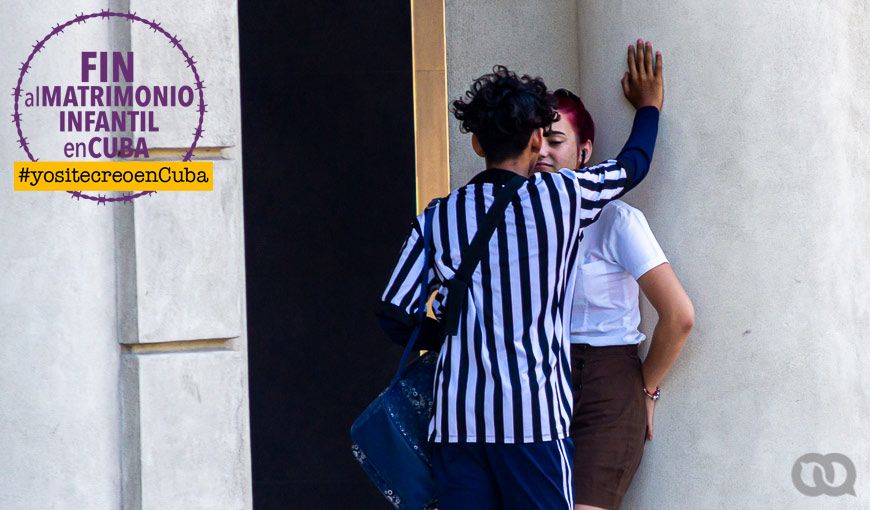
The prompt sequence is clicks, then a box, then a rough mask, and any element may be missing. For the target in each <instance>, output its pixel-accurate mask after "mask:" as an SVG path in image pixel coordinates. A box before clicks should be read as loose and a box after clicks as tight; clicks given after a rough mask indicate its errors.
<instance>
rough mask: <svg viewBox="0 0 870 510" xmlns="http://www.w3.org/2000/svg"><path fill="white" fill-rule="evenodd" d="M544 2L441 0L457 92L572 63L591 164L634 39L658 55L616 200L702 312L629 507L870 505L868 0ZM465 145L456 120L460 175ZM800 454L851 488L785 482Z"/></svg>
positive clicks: (554, 80) (603, 149) (568, 68)
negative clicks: (849, 464)
mask: <svg viewBox="0 0 870 510" xmlns="http://www.w3.org/2000/svg"><path fill="white" fill-rule="evenodd" d="M537 4H538V5H537V6H529V5H526V4H525V3H524V2H499V3H498V9H496V8H495V5H496V4H495V3H494V2H475V3H474V5H471V4H470V3H469V4H463V5H458V4H457V3H451V2H448V4H447V5H448V12H447V32H448V34H447V37H448V75H449V78H450V93H451V96H456V95H458V94H460V93H461V92H462V90H464V89H463V87H464V86H465V85H466V84H467V83H468V82H469V81H470V79H471V78H474V77H475V76H476V75H478V74H480V72H483V71H485V70H486V68H487V67H488V66H490V65H492V64H493V63H496V62H497V61H499V60H500V59H504V60H506V61H511V60H512V61H513V62H517V63H519V64H520V66H519V67H520V70H527V69H528V70H530V71H531V72H535V73H538V72H540V73H541V74H542V75H543V76H544V78H546V79H547V83H548V84H550V85H551V86H552V85H561V84H563V83H560V82H561V80H563V79H564V75H563V74H561V73H566V72H567V73H570V74H569V76H578V75H579V81H578V83H579V90H580V92H581V96H582V97H583V99H584V101H585V102H586V104H587V105H588V107H589V109H590V110H591V112H592V113H593V115H594V117H595V120H596V123H597V126H598V133H599V134H598V139H597V143H596V146H595V154H594V156H595V157H596V158H597V159H604V158H607V157H610V156H611V155H612V154H615V153H616V152H617V151H618V150H619V148H620V147H621V146H622V143H623V142H624V140H625V137H626V136H627V133H628V129H629V126H630V121H631V116H632V112H631V109H630V107H629V106H628V104H627V103H626V101H625V100H624V99H623V98H622V93H621V91H620V88H619V83H618V80H619V78H620V77H621V75H622V73H623V71H624V66H625V48H626V46H627V44H628V43H629V42H631V41H632V40H635V39H636V38H637V37H644V38H648V39H651V40H653V41H654V42H655V43H656V46H657V48H659V49H661V50H662V51H663V52H664V53H665V65H666V76H665V86H666V91H665V107H664V111H663V115H662V121H661V128H660V135H659V144H658V146H657V149H656V155H655V163H654V165H653V169H652V171H651V175H650V177H649V179H648V181H647V182H645V183H644V184H643V185H642V186H641V187H640V188H639V189H638V190H636V191H635V192H633V194H632V195H630V198H629V201H630V202H632V203H633V204H635V205H637V206H638V207H640V208H641V209H642V210H643V211H644V212H645V213H646V214H647V217H648V219H649V222H650V224H651V226H652V229H653V231H654V232H655V233H656V235H657V237H658V239H659V241H660V243H661V244H662V247H663V248H664V250H665V252H666V253H667V255H668V257H669V258H670V260H671V262H672V263H673V266H674V268H675V270H676V272H677V274H678V276H679V277H680V279H681V280H682V281H683V283H684V285H685V287H686V289H687V290H688V292H689V294H690V295H691V296H692V298H693V300H694V302H695V305H696V311H697V320H696V326H695V329H694V331H693V333H692V335H691V337H690V339H689V342H688V344H687V346H686V349H685V350H684V354H683V355H682V357H681V358H680V360H679V361H678V363H677V364H676V366H675V367H674V369H673V371H672V372H671V374H670V375H669V377H668V378H667V380H666V381H665V385H664V387H663V393H664V396H663V398H662V400H661V401H660V405H659V407H658V412H657V419H656V438H655V439H654V440H653V441H652V442H651V443H648V444H647V448H646V452H645V455H644V460H643V463H642V466H641V468H640V471H639V474H638V476H637V477H636V478H635V481H634V483H633V485H632V488H631V490H630V493H629V496H628V497H627V499H626V502H625V505H624V507H625V508H688V509H695V508H725V507H729V508H785V507H788V508H819V507H822V506H823V507H825V508H866V507H868V506H870V482H868V480H870V449H868V447H867V440H868V439H867V438H868V437H870V389H868V388H870V374H868V371H867V370H866V369H865V367H867V366H868V363H870V354H868V353H870V351H868V349H867V348H866V342H867V340H868V338H867V331H868V329H870V300H868V299H867V289H868V288H870V270H868V264H867V261H868V260H870V207H867V205H866V203H864V197H865V196H866V195H867V192H868V191H870V177H868V175H870V174H868V164H867V158H866V155H865V154H864V152H865V150H864V144H865V142H866V140H868V135H870V106H868V104H867V101H866V98H867V97H868V94H867V93H868V83H867V80H866V72H865V71H864V70H865V69H867V68H868V65H870V51H868V50H870V44H868V36H867V34H868V33H870V31H868V28H870V26H868V20H870V16H868V14H870V12H868V10H870V7H868V3H867V2H865V1H828V2H799V3H788V2H750V1H745V0H737V1H734V2H724V3H723V2H712V1H708V0H705V1H681V2H653V3H650V2H642V1H638V0H632V1H608V2H602V1H597V0H580V1H578V2H577V6H576V9H577V10H576V18H575V20H576V21H574V22H569V21H568V20H565V19H562V18H559V19H553V17H552V16H550V15H549V14H550V13H551V9H552V7H551V5H552V4H550V3H549V2H537ZM521 5H522V7H520V6H521ZM560 5H561V4H560ZM535 7H537V8H538V9H540V10H539V11H536V10H535ZM563 7H564V9H565V11H568V10H570V9H571V8H573V7H572V6H567V5H565V6H563ZM540 13H543V15H541V14H540ZM531 14H534V15H531ZM485 15H486V16H489V18H487V17H485ZM520 15H526V17H527V18H528V19H527V20H521V19H519V18H518V16H520ZM493 20H494V21H493ZM517 26H524V27H526V28H525V30H522V31H521V30H516V29H511V30H509V28H513V27H517ZM545 28H546V29H549V30H553V31H554V32H561V35H558V34H555V33H551V34H550V35H548V36H547V37H546V40H547V41H550V40H560V41H561V40H566V41H567V40H569V39H570V38H571V37H572V36H575V34H579V36H577V40H578V43H577V53H576V55H573V54H569V55H568V56H566V55H565V53H563V52H561V51H560V52H557V53H555V54H554V55H557V56H558V58H552V57H540V58H539V59H536V58H535V56H533V55H530V54H529V50H533V51H535V52H540V51H543V50H545V49H546V48H547V45H545V44H541V43H540V41H541V39H540V38H539V37H538V36H537V34H539V33H540V32H541V31H542V30H544V29H545ZM535 41H538V42H537V43H536V42H535ZM481 48H483V49H481ZM487 48H498V49H499V51H495V50H492V49H487ZM539 61H543V62H547V66H546V67H534V66H533V64H532V63H534V62H539ZM577 70H579V73H578V72H577ZM862 76H863V78H862ZM564 84H567V85H571V83H564ZM467 147H468V140H467V137H466V136H464V135H459V134H458V132H456V131H455V126H454V132H453V133H452V138H451V164H452V165H453V168H452V173H451V175H452V177H453V182H452V186H453V187H456V186H459V185H461V184H464V183H465V182H466V181H467V178H468V177H469V176H470V175H472V174H473V170H472V171H469V168H473V169H474V170H476V169H478V168H480V165H479V164H478V165H474V164H472V163H470V162H473V161H474V160H473V159H472V158H473V157H474V156H473V153H470V148H467ZM644 318H645V327H646V328H647V329H649V328H650V327H651V326H652V324H653V323H654V322H653V321H654V319H655V316H654V312H653V313H651V312H650V310H649V308H648V307H647V308H646V310H645V313H644ZM808 452H818V453H823V454H824V453H831V452H840V453H844V454H846V455H847V456H849V457H850V458H851V460H852V461H853V462H854V464H855V466H856V468H857V483H856V485H855V490H856V493H857V496H850V495H845V496H840V497H836V498H835V497H831V496H820V497H817V498H812V497H808V496H804V495H802V494H801V493H800V492H798V491H797V490H796V489H795V487H794V486H793V484H792V479H791V471H792V465H793V463H794V462H795V460H796V459H797V458H798V457H800V456H801V455H803V454H805V453H808ZM805 479H808V480H809V479H811V478H810V476H809V474H806V473H805ZM842 479H843V474H842V473H839V474H838V479H837V483H839V481H842Z"/></svg>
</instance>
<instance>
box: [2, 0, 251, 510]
mask: <svg viewBox="0 0 870 510" xmlns="http://www.w3.org/2000/svg"><path fill="white" fill-rule="evenodd" d="M106 8H109V9H112V10H121V11H126V10H128V9H129V10H132V11H135V12H136V13H137V14H139V15H140V16H143V17H147V18H150V19H157V20H158V21H160V22H161V24H162V26H163V27H165V28H167V29H168V30H170V31H171V32H172V33H175V34H177V35H178V36H179V37H180V38H181V39H182V42H183V44H184V46H185V48H186V49H187V50H188V51H189V52H190V54H192V55H193V56H194V57H195V59H196V61H197V66H198V68H199V72H200V74H201V76H202V79H203V80H204V81H205V83H206V87H207V88H206V102H207V103H208V112H207V113H206V116H205V124H204V126H203V127H204V129H205V134H204V137H203V139H202V140H200V142H199V147H201V148H202V150H201V151H198V153H197V154H198V157H199V158H200V159H208V160H215V191H214V192H212V193H169V192H165V193H157V194H156V195H152V196H150V197H143V198H140V199H138V200H137V201H135V202H134V203H132V204H130V203H127V204H122V203H118V204H108V205H98V204H96V203H92V202H85V201H76V200H72V199H71V198H70V196H69V195H68V194H66V193H61V192H56V193H13V192H12V183H11V181H10V180H8V179H3V181H2V182H0V193H2V199H0V218H2V222H0V236H2V239H3V242H2V243H0V260H2V261H3V262H4V265H5V266H6V272H5V276H4V279H3V284H2V292H0V324H2V326H3V328H2V329H0V343H2V344H3V346H4V347H3V349H2V351H0V408H2V409H3V412H2V413H0V437H3V438H4V439H3V441H2V442H0V445H2V446H0V459H2V460H0V472H2V473H3V476H2V477H0V508H3V509H13V510H17V509H33V508H40V509H41V508H46V509H48V508H58V509H66V508H88V509H90V508H94V509H103V508H105V509H116V508H126V509H161V510H163V509H173V508H178V509H212V508H221V509H224V508H227V509H230V508H232V509H243V508H251V507H252V502H251V493H250V445H249V432H248V430H249V426H248V411H247V409H248V399H247V362H246V359H247V349H246V343H247V338H246V333H245V330H246V326H245V322H246V319H245V307H244V302H245V295H244V267H243V264H244V254H243V249H244V245H243V231H242V225H243V223H242V194H241V145H240V143H241V136H240V112H239V84H238V80H239V76H238V28H237V23H236V5H235V2H234V1H231V0H209V1H207V2H205V3H203V2H196V3H194V2H183V3H170V2H162V1H140V0H130V1H119V0H110V1H102V2H101V1H92V0H91V1H85V0H79V1H72V2H70V1H64V2H60V1H46V2H39V3H35V4H34V3H31V2H21V1H17V0H15V1H10V2H6V3H5V4H4V9H3V11H2V12H0V23H2V25H3V26H5V27H14V30H6V31H3V32H2V33H0V41H2V44H0V47H2V48H3V51H4V55H6V56H7V57H8V58H5V59H4V60H3V62H2V63H0V67H2V71H3V74H4V75H5V76H7V78H8V80H7V81H8V82H9V83H10V87H11V86H12V84H14V77H16V76H17V75H18V72H17V68H18V66H19V65H20V63H19V62H20V61H22V60H23V59H24V58H25V57H26V56H27V54H28V52H29V50H30V47H31V44H33V42H34V41H36V40H37V39H39V38H41V37H42V36H43V35H44V34H45V33H47V32H48V30H50V28H51V26H52V25H54V24H56V23H58V22H62V21H65V20H66V19H69V18H71V17H73V16H75V15H76V14H79V13H82V12H84V13H89V12H96V11H99V10H101V9H106ZM23 34H27V35H26V37H25V36H23ZM83 49H95V50H109V49H118V50H126V49H131V50H133V51H134V52H135V55H136V57H135V58H136V72H137V81H141V82H143V83H149V84H151V83H166V82H169V83H176V84H180V83H192V81H193V79H192V77H191V74H190V71H189V70H188V69H187V68H186V67H185V65H184V62H183V59H182V57H181V56H180V54H179V53H177V52H175V51H174V49H173V48H172V47H171V45H170V44H169V43H168V42H167V41H164V40H161V39H159V37H158V36H157V35H156V34H155V33H154V32H153V31H151V30H148V29H146V28H144V27H142V26H137V25H133V26H132V28H131V26H130V25H129V24H128V23H125V22H121V23H107V22H105V21H100V20H93V21H89V22H88V23H86V24H82V25H78V26H74V27H70V29H69V30H68V31H66V32H65V33H64V34H63V35H62V36H61V37H59V38H57V39H55V40H54V42H53V43H51V42H50V43H49V45H47V47H46V50H45V51H44V52H42V53H40V55H39V58H38V59H36V60H35V61H34V63H33V70H32V71H31V72H30V73H28V75H27V79H26V81H25V84H24V86H25V88H26V87H27V86H28V84H29V85H31V86H33V85H36V84H45V83H64V82H65V81H70V80H75V79H76V77H77V76H78V71H77V69H78V66H79V57H78V52H80V51H82V50H83ZM2 111H3V112H4V116H6V118H7V119H9V118H10V116H11V113H12V101H11V96H9V97H8V98H7V99H6V100H4V104H3V108H2ZM56 115H57V114H56V111H51V112H48V111H46V112H30V113H28V111H27V110H25V115H24V119H23V128H24V130H25V132H26V135H27V136H28V137H29V138H30V143H31V144H32V147H33V148H34V151H35V152H37V157H39V158H40V159H42V160H53V159H62V154H61V152H60V147H61V141H62V140H65V139H66V138H67V137H65V136H61V135H60V134H58V133H56V129H54V126H56V122H57V120H56ZM195 120H196V116H195V114H194V113H193V112H192V111H191V112H181V113H178V112H176V113H166V114H162V113H158V124H159V126H160V130H161V131H160V134H159V135H156V136H151V137H148V142H149V148H151V149H158V150H157V151H156V152H155V157H157V158H158V159H160V158H162V159H180V156H179V155H180V154H181V153H182V152H183V150H182V149H183V148H185V147H187V146H189V145H190V143H191V141H192V132H193V128H194V127H195ZM0 130H2V131H0V133H2V136H0V155H2V158H0V159H2V160H3V162H4V164H5V165H7V168H10V167H11V166H12V162H13V160H16V159H18V160H21V159H25V155H24V153H23V151H22V150H21V149H19V148H18V145H17V143H16V138H17V135H16V133H15V131H14V126H13V125H12V124H10V123H8V122H4V123H3V124H2V125H0ZM6 175H7V176H9V172H6Z"/></svg>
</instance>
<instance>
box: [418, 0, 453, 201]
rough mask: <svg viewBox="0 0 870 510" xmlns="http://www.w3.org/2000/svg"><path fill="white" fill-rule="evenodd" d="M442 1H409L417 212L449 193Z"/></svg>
mask: <svg viewBox="0 0 870 510" xmlns="http://www.w3.org/2000/svg"><path fill="white" fill-rule="evenodd" d="M444 10H445V9H444V0H411V46H412V59H413V60H412V67H413V71H414V72H413V83H414V156H415V163H416V169H417V171H416V175H417V211H418V213H419V212H421V211H422V210H423V208H424V207H426V205H427V204H428V203H429V202H430V201H431V200H432V199H433V198H436V197H440V196H444V195H447V194H448V193H450V145H449V137H448V123H447V118H448V117H447V115H448V111H447V40H446V29H445V26H446V25H445V16H444Z"/></svg>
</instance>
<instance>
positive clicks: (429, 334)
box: [378, 315, 443, 351]
mask: <svg viewBox="0 0 870 510" xmlns="http://www.w3.org/2000/svg"><path fill="white" fill-rule="evenodd" d="M378 322H379V323H380V325H381V329H383V330H384V333H386V334H387V336H388V337H389V338H390V340H392V341H393V342H395V343H397V344H399V345H401V346H403V347H404V346H406V345H407V344H408V340H409V339H410V338H411V334H412V333H413V332H414V328H415V325H413V324H408V323H406V322H403V321H400V320H397V319H396V318H393V317H389V316H385V315H378ZM442 338H443V334H442V333H441V326H440V324H439V323H438V321H437V320H435V319H432V318H430V317H426V319H424V322H423V328H422V329H421V330H420V336H419V338H417V345H416V347H417V348H418V349H420V350H427V351H428V350H438V349H440V348H441V340H442Z"/></svg>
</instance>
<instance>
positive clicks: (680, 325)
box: [674, 301, 695, 336]
mask: <svg viewBox="0 0 870 510" xmlns="http://www.w3.org/2000/svg"><path fill="white" fill-rule="evenodd" d="M674 323H675V324H674V325H675V326H676V328H677V330H678V331H679V332H680V333H682V334H683V335H684V336H689V333H690V332H691V331H692V328H693V327H695V308H694V307H693V306H692V303H691V301H690V302H688V303H687V304H686V306H683V307H681V309H680V310H679V312H678V313H677V314H676V317H675V319H674Z"/></svg>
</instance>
